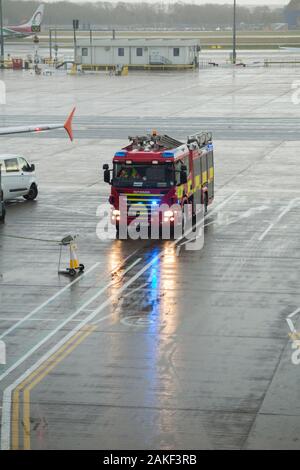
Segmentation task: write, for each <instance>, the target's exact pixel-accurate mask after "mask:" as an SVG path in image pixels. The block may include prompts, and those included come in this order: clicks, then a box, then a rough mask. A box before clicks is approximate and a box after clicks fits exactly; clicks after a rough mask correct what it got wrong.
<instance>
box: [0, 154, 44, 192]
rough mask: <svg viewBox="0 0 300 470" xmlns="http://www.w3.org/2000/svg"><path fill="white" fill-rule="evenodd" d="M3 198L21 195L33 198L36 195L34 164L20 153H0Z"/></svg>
mask: <svg viewBox="0 0 300 470" xmlns="http://www.w3.org/2000/svg"><path fill="white" fill-rule="evenodd" d="M0 165H1V186H2V192H3V200H4V201H9V200H10V199H15V198H16V197H20V196H23V197H24V198H25V199H29V200H33V199H35V198H36V197H37V195H38V187H37V181H36V176H35V166H34V165H31V164H30V163H28V162H27V160H26V159H25V158H24V157H21V156H20V155H9V154H7V155H0Z"/></svg>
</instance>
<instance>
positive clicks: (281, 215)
mask: <svg viewBox="0 0 300 470" xmlns="http://www.w3.org/2000/svg"><path fill="white" fill-rule="evenodd" d="M295 201H298V198H296V199H292V201H290V202H289V203H288V205H287V206H286V207H285V208H284V209H283V210H282V211H281V212H280V214H279V216H278V217H277V218H276V219H275V220H274V222H272V223H271V224H270V225H269V227H268V228H267V229H266V230H265V231H264V232H263V233H262V235H260V237H259V238H258V240H259V241H260V242H261V241H263V240H264V238H266V236H267V235H268V233H269V232H270V231H271V230H272V229H273V228H274V227H275V225H277V224H278V222H280V221H281V219H282V218H283V217H284V216H285V215H286V214H288V213H289V212H290V210H291V209H292V207H293V206H294V203H295Z"/></svg>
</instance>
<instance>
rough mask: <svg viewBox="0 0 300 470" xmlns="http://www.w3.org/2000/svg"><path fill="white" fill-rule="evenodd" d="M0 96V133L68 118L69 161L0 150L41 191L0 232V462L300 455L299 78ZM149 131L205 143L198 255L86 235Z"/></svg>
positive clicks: (44, 86) (11, 144) (9, 142)
mask: <svg viewBox="0 0 300 470" xmlns="http://www.w3.org/2000/svg"><path fill="white" fill-rule="evenodd" d="M0 78H1V77H0ZM2 79H4V80H5V82H6V85H7V104H6V105H0V114H1V118H0V125H10V124H24V123H31V122H37V123H39V122H41V123H42V122H45V121H46V120H47V121H49V120H50V122H51V121H52V120H54V121H57V120H58V121H59V120H63V118H64V116H65V115H66V114H67V113H68V111H69V110H70V109H71V108H72V106H73V105H74V104H76V106H77V111H76V120H75V125H74V127H75V136H76V139H75V141H74V142H73V143H70V142H69V141H68V140H67V139H66V138H65V136H64V134H63V132H61V131H57V132H54V133H52V134H51V135H50V134H39V135H35V136H30V137H24V136H22V137H14V138H13V137H10V138H4V137H2V138H1V153H6V152H10V153H18V152H19V153H22V154H24V155H25V157H26V158H28V159H29V160H30V161H31V162H33V163H35V165H36V169H37V175H38V179H39V197H38V199H37V201H34V202H29V201H23V200H18V201H14V202H11V203H9V204H8V207H7V220H6V224H5V226H1V227H0V340H2V341H4V342H5V343H6V348H7V363H6V365H0V390H1V400H2V404H1V406H2V408H1V409H0V411H1V447H2V449H7V448H13V449H24V448H25V449H30V448H31V449H262V448H272V449H281V448H285V449H287V448H288V449H299V448H300V442H299V431H300V407H299V402H300V401H299V398H300V394H299V390H300V387H299V385H300V369H299V367H300V365H299V366H297V365H294V364H293V363H292V360H291V356H292V353H293V352H294V350H293V349H292V342H291V339H290V338H289V332H290V330H289V327H288V324H287V321H286V319H287V317H288V316H289V315H291V314H292V313H293V312H296V311H297V309H298V308H299V307H300V291H299V265H300V260H299V248H300V242H299V220H300V217H299V216H300V186H299V181H300V166H299V161H298V159H299V141H300V138H299V124H298V121H299V115H300V107H299V105H296V104H293V102H292V95H293V93H294V91H295V89H292V83H293V81H294V80H299V79H300V71H298V70H297V69H295V70H292V71H291V70H289V69H276V70H274V69H265V68H258V69H250V68H249V69H247V68H246V69H237V70H231V69H213V70H210V69H209V70H202V71H201V72H200V73H196V72H187V73H165V74H164V73H153V74H148V73H130V74H129V76H128V77H109V76H108V75H106V74H99V75H86V76H79V75H78V76H64V75H56V76H52V77H48V76H40V77H34V76H32V75H29V74H26V73H22V72H20V73H17V72H5V73H4V74H3V75H2ZM27 115H28V117H26V116H27ZM22 116H25V118H24V119H22ZM153 127H155V128H156V129H158V130H161V131H163V132H166V133H169V134H170V135H172V136H173V137H177V138H184V137H185V136H186V135H187V134H190V133H193V132H195V130H201V129H204V128H205V130H212V131H213V132H214V134H215V139H214V140H215V172H216V198H215V201H214V203H213V205H212V206H211V207H210V210H209V213H208V216H207V218H206V221H205V223H206V228H205V245H204V248H203V249H202V250H200V251H189V250H187V249H186V246H185V245H182V246H181V247H180V249H178V245H181V243H182V241H181V242H179V243H177V244H174V242H172V241H155V240H152V241H151V240H144V241H131V240H127V241H122V240H109V239H108V240H99V238H98V237H97V235H96V228H97V225H98V223H99V221H100V217H99V216H97V215H96V211H97V207H98V206H99V205H100V204H102V203H104V202H106V201H107V197H108V195H109V187H108V186H107V185H105V184H104V183H103V175H102V165H103V163H109V162H110V161H111V158H112V155H113V153H114V152H115V151H116V150H118V149H119V148H120V147H121V146H122V145H124V144H125V143H126V136H127V135H128V134H134V133H137V132H141V131H142V130H143V131H149V130H151V129H152V128H153ZM68 234H76V235H78V248H79V256H80V262H83V263H84V264H85V266H86V269H85V273H84V274H82V275H81V276H80V277H78V278H76V279H73V280H71V279H69V278H68V277H67V276H65V275H63V274H60V275H58V273H57V269H58V256H59V246H58V243H57V242H58V241H59V240H60V239H61V238H62V237H63V236H65V235H68ZM67 262H68V256H67V252H65V251H64V252H63V260H62V263H63V265H67ZM293 321H294V324H295V327H297V324H298V326H299V321H298V320H297V315H295V316H294V317H293Z"/></svg>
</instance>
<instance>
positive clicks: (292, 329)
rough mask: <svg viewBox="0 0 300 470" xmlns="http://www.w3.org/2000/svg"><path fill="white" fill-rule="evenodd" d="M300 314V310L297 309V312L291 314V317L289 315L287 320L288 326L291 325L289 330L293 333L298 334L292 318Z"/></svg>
mask: <svg viewBox="0 0 300 470" xmlns="http://www.w3.org/2000/svg"><path fill="white" fill-rule="evenodd" d="M299 312H300V308H297V310H295V311H294V312H293V313H290V315H288V317H287V318H286V321H287V324H288V325H289V328H290V330H291V332H292V333H297V330H296V328H295V326H294V323H293V322H292V320H291V319H292V318H293V317H294V316H295V315H297V314H298V313H299Z"/></svg>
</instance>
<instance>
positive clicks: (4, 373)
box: [0, 258, 141, 382]
mask: <svg viewBox="0 0 300 470" xmlns="http://www.w3.org/2000/svg"><path fill="white" fill-rule="evenodd" d="M140 261H141V258H138V259H137V260H135V261H134V263H132V264H131V265H130V266H129V267H128V268H127V269H125V271H124V272H123V273H122V277H123V276H124V275H125V274H126V273H127V272H128V271H130V270H131V269H132V268H133V267H134V266H135V265H136V264H137V263H139V262H140ZM116 282H118V280H117V281H116V280H115V279H113V280H112V281H110V282H109V283H108V284H107V285H106V286H105V287H103V288H102V289H100V291H98V292H97V293H96V294H94V295H93V296H92V297H90V298H89V299H88V300H87V301H86V302H85V303H84V304H83V305H81V307H79V308H78V309H77V310H76V311H75V312H74V313H72V314H71V315H70V316H69V317H67V318H66V319H65V320H64V321H63V322H62V323H60V324H59V325H58V326H57V327H56V328H55V329H54V330H52V331H51V332H50V333H49V334H48V335H47V336H45V337H44V338H43V339H42V340H41V341H40V342H39V343H37V344H35V345H34V346H33V347H32V348H31V349H30V350H29V351H28V352H27V353H26V354H24V355H23V356H22V357H21V358H20V359H19V360H18V361H16V362H15V363H14V364H13V365H12V366H11V367H9V368H8V369H7V370H6V371H5V372H3V374H1V375H0V382H1V380H3V379H4V378H5V377H7V376H8V375H9V374H10V373H11V372H12V371H14V370H15V369H16V368H17V367H19V365H21V364H23V362H24V361H26V359H28V358H29V357H30V356H32V354H33V353H34V352H35V351H37V350H38V349H39V348H40V347H41V346H42V345H43V344H45V343H46V342H47V341H48V340H49V339H50V338H52V336H54V335H55V334H56V333H57V332H58V331H59V330H61V329H62V328H63V327H64V326H65V325H66V324H67V323H69V322H70V321H71V320H73V318H74V317H76V316H77V315H78V314H79V313H80V312H82V311H83V310H84V309H85V308H86V307H88V306H89V305H90V304H91V303H92V302H93V301H94V300H96V299H97V298H98V297H99V296H100V295H101V294H103V292H105V291H106V290H107V289H108V288H109V287H111V286H112V285H113V284H115V283H116ZM19 323H20V322H19Z"/></svg>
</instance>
